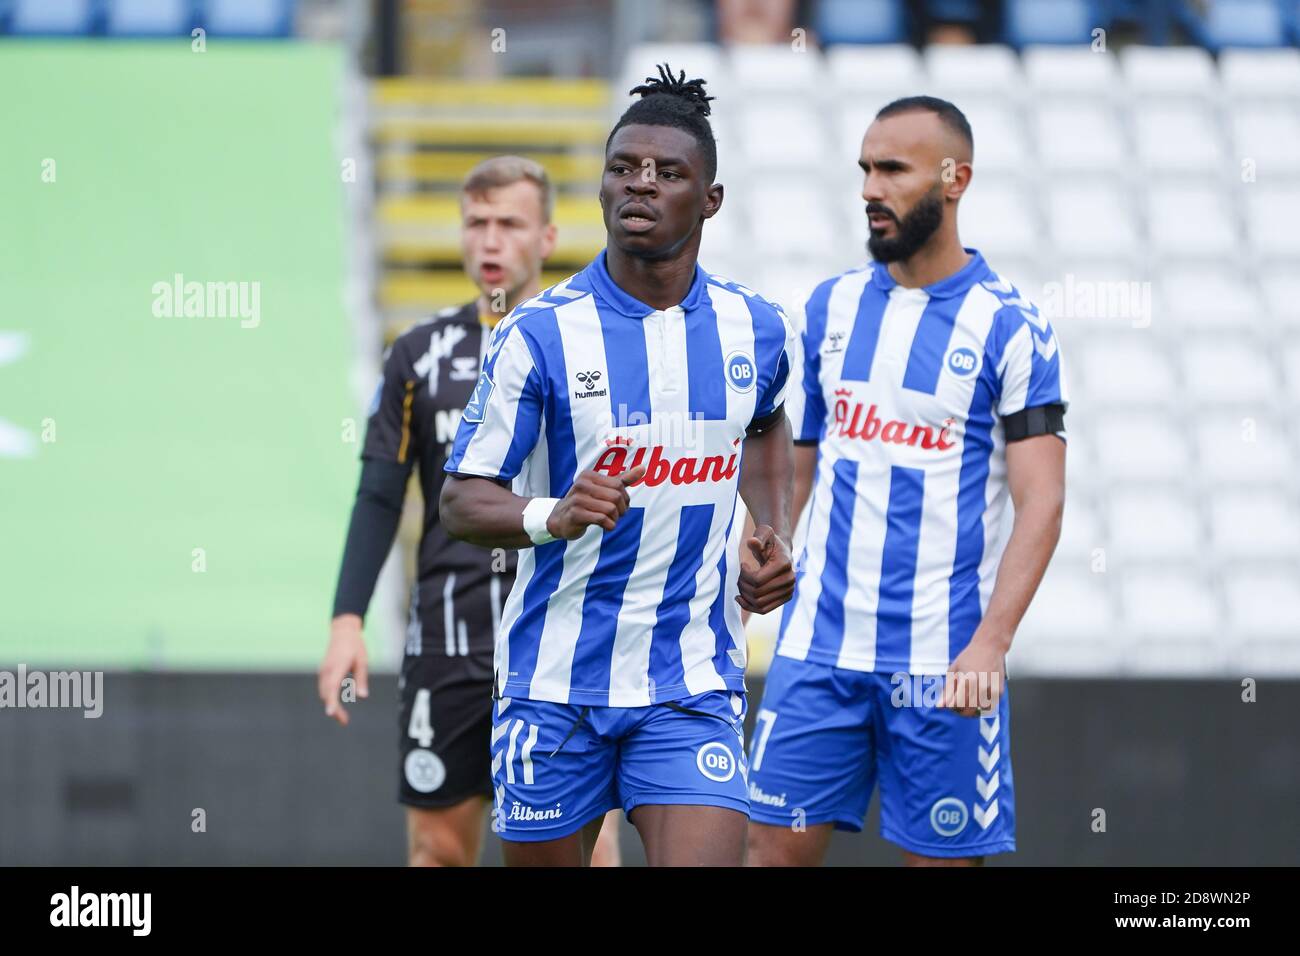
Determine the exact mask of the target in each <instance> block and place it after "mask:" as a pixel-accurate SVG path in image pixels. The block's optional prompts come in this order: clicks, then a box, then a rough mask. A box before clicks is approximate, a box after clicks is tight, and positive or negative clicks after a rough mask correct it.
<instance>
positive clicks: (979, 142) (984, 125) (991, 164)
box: [960, 98, 1035, 176]
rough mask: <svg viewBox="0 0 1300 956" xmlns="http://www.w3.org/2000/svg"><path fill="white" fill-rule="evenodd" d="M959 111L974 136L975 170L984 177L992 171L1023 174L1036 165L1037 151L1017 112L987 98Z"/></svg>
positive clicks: (964, 104) (973, 100) (962, 106)
mask: <svg viewBox="0 0 1300 956" xmlns="http://www.w3.org/2000/svg"><path fill="white" fill-rule="evenodd" d="M960 107H961V111H962V112H963V113H965V114H966V119H967V120H968V121H969V122H970V125H971V131H972V133H974V136H975V168H976V169H977V170H979V173H980V175H981V176H982V175H984V174H985V172H986V171H990V170H991V171H994V172H1014V173H1021V172H1023V171H1024V169H1025V167H1026V166H1027V165H1028V164H1029V163H1031V162H1032V161H1033V159H1034V154H1035V150H1034V148H1033V144H1032V142H1031V141H1030V140H1029V138H1028V137H1027V135H1026V133H1025V127H1024V124H1023V123H1022V122H1021V118H1020V113H1019V111H1018V110H1015V109H1013V108H1011V107H1010V106H1009V105H1008V104H1006V103H1004V102H1002V101H999V100H990V99H984V98H980V99H972V100H971V101H970V102H964V103H961V104H960ZM975 130H978V131H979V132H978V133H975Z"/></svg>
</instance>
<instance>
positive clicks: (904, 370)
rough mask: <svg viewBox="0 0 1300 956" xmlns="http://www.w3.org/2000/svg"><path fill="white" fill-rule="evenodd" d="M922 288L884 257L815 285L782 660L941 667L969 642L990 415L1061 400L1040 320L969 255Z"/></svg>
mask: <svg viewBox="0 0 1300 956" xmlns="http://www.w3.org/2000/svg"><path fill="white" fill-rule="evenodd" d="M967 252H970V253H972V258H971V260H970V262H968V263H967V264H966V266H965V267H964V268H962V269H961V270H960V271H958V272H957V273H955V274H953V275H951V276H949V277H948V278H946V279H944V280H942V281H941V282H938V283H935V284H934V285H931V286H928V287H926V288H924V289H907V288H903V287H901V286H899V285H898V284H897V283H896V282H895V281H894V279H893V278H892V277H891V276H890V274H889V270H888V269H887V268H886V266H885V265H884V264H882V263H872V264H870V265H868V266H867V267H865V268H863V269H858V270H855V271H852V272H848V273H845V274H844V275H841V276H837V277H835V278H833V279H828V280H827V281H825V282H823V283H822V284H821V285H819V286H818V287H817V288H816V289H815V290H814V292H813V293H812V295H811V296H810V298H809V299H808V303H807V307H806V309H805V316H804V322H803V331H802V336H801V343H802V345H803V360H802V362H801V363H800V369H799V371H797V373H796V376H795V378H796V380H797V381H798V384H797V385H792V386H791V388H790V400H789V401H788V402H787V403H786V411H787V414H788V415H789V417H790V420H791V424H792V427H793V428H794V437H795V441H796V442H799V441H805V442H810V441H816V442H818V456H817V473H816V480H815V481H814V484H813V494H812V497H811V499H810V501H809V504H808V509H809V511H808V518H807V526H806V527H807V530H806V534H804V535H803V538H804V544H803V546H802V548H801V549H800V551H799V556H798V559H797V561H796V575H797V584H796V588H795V595H794V598H793V599H792V600H791V601H790V603H788V604H787V605H786V606H785V609H784V611H783V614H782V619H781V632H780V639H779V642H778V645H777V653H778V654H783V655H785V656H786V657H793V658H798V659H806V660H809V661H813V662H816V663H822V664H829V665H833V666H837V667H843V668H847V669H850V670H859V671H882V672H886V673H897V672H900V671H907V672H910V673H914V674H937V673H943V672H944V671H945V670H947V667H948V665H949V664H950V663H951V662H952V660H953V659H954V658H955V657H956V656H957V655H958V654H959V653H960V652H961V650H962V648H964V647H965V646H966V644H967V643H968V642H969V641H970V638H971V635H972V634H973V633H974V632H975V628H976V626H977V625H978V624H979V622H980V619H981V618H982V616H983V614H984V610H985V608H986V607H987V605H988V599H989V595H990V594H991V593H992V590H993V583H994V577H995V575H996V573H997V565H998V561H999V560H1000V559H1001V555H1002V548H1003V546H1004V545H1005V527H1004V524H1003V521H1004V511H1005V508H1006V502H1007V482H1006V454H1005V449H1006V443H1005V438H1004V433H1003V425H1002V418H1003V417H1004V416H1007V415H1011V414H1014V413H1015V412H1018V411H1020V410H1022V409H1024V408H1031V407H1035V406H1040V405H1049V404H1053V403H1058V402H1059V403H1062V404H1065V403H1066V401H1067V399H1066V394H1065V381H1064V377H1063V375H1062V369H1061V356H1060V353H1059V350H1058V348H1057V341H1056V337H1055V335H1054V334H1053V332H1052V328H1051V325H1050V324H1049V323H1048V321H1047V319H1046V318H1044V317H1043V316H1041V315H1040V314H1039V313H1038V310H1037V308H1036V307H1035V306H1033V305H1032V304H1031V303H1030V302H1028V301H1027V300H1026V299H1024V298H1023V297H1021V295H1020V294H1019V292H1017V291H1016V289H1015V288H1014V287H1012V286H1011V285H1009V284H1008V283H1007V282H1006V281H1005V280H1004V279H1002V278H1001V277H1000V276H998V275H997V274H996V273H994V272H993V271H992V270H991V269H990V268H989V267H988V265H987V264H986V263H985V261H984V258H983V257H982V256H981V255H980V254H979V253H978V252H976V251H975V250H973V249H968V250H967Z"/></svg>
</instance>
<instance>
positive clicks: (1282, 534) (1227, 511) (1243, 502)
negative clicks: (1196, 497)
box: [1209, 491, 1300, 564]
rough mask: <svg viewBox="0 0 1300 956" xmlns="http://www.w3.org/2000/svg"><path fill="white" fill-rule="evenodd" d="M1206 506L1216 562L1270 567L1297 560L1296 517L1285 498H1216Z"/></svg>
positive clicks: (1256, 494) (1299, 526)
mask: <svg viewBox="0 0 1300 956" xmlns="http://www.w3.org/2000/svg"><path fill="white" fill-rule="evenodd" d="M1209 504H1210V539H1211V542H1212V544H1213V547H1214V553H1215V556H1216V557H1217V558H1218V559H1219V560H1220V561H1228V562H1240V561H1255V562H1258V563H1263V564H1270V563H1273V562H1275V561H1278V560H1295V559H1296V558H1300V514H1297V511H1296V508H1295V505H1294V503H1293V502H1292V500H1291V499H1290V498H1289V497H1288V496H1287V495H1284V494H1281V493H1268V492H1260V491H1251V492H1248V493H1232V494H1220V495H1216V496H1214V497H1213V498H1212V499H1211V500H1210V503H1209Z"/></svg>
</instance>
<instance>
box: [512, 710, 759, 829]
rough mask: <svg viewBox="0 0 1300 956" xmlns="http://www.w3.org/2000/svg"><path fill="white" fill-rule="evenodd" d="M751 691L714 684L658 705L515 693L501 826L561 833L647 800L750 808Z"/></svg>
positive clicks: (739, 809) (660, 802) (742, 810)
mask: <svg viewBox="0 0 1300 956" xmlns="http://www.w3.org/2000/svg"><path fill="white" fill-rule="evenodd" d="M745 706H746V704H745V695H744V694H738V693H734V692H732V691H720V690H718V691H708V692H707V693H703V694H697V695H696V696H694V697H687V698H684V699H683V700H677V701H666V702H661V703H658V704H653V705H651V706H648V707H586V706H580V705H576V704H557V703H553V702H551V701H544V700H525V699H523V698H519V697H515V698H505V699H502V700H497V701H494V702H493V707H492V785H493V790H494V792H495V797H496V806H495V808H494V810H493V815H492V829H493V830H495V831H496V832H497V833H499V834H500V835H501V838H502V839H503V840H513V841H519V842H531V841H540V840H558V839H560V838H561V837H566V836H568V835H569V834H571V833H575V832H577V831H578V830H580V829H582V827H583V826H585V825H586V824H588V823H590V822H591V821H592V820H594V819H596V818H597V817H600V816H603V815H604V814H605V813H607V812H608V811H610V810H613V809H615V808H617V807H622V808H623V810H624V811H625V812H628V813H630V812H631V811H632V810H633V809H634V808H635V807H638V806H640V805H641V804H692V805H700V806H712V807H726V808H728V809H730V810H737V811H739V812H740V813H744V814H748V813H749V797H748V795H747V792H746V782H745V781H746V776H745V775H746V771H747V768H746V766H745V749H744V718H745Z"/></svg>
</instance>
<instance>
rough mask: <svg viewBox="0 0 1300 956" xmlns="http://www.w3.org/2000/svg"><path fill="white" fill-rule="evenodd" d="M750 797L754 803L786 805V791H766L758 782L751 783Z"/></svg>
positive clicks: (775, 805)
mask: <svg viewBox="0 0 1300 956" xmlns="http://www.w3.org/2000/svg"><path fill="white" fill-rule="evenodd" d="M749 799H750V800H752V801H753V802H754V803H765V804H767V805H768V806H769V807H783V806H785V794H784V793H764V792H763V791H762V790H761V789H759V786H758V784H756V783H751V784H750V785H749Z"/></svg>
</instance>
